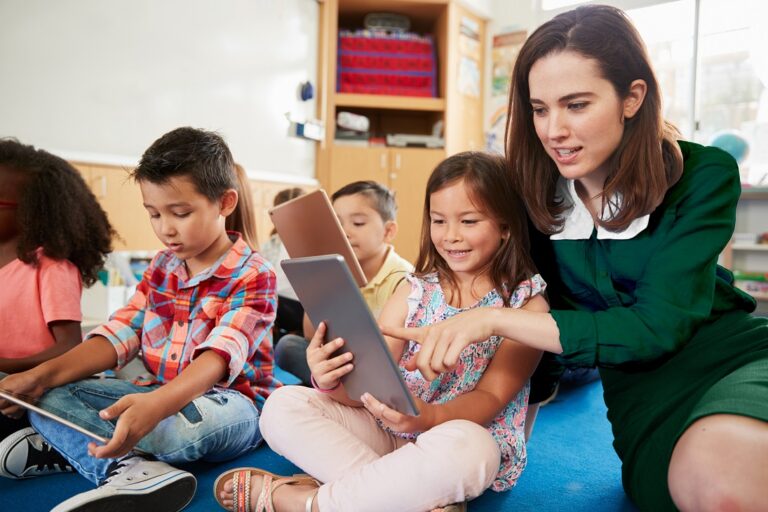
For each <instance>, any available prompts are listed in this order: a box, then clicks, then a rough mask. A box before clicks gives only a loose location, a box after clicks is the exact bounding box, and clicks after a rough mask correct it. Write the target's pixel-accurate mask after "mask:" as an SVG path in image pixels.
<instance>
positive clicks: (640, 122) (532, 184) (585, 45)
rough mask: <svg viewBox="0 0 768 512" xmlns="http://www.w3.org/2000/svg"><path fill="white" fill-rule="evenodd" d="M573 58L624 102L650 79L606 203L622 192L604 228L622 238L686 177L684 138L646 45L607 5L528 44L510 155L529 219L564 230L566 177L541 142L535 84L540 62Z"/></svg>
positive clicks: (549, 28) (515, 85)
mask: <svg viewBox="0 0 768 512" xmlns="http://www.w3.org/2000/svg"><path fill="white" fill-rule="evenodd" d="M564 51H570V52H575V53H577V54H579V55H582V56H583V57H585V58H588V59H594V60H595V61H596V62H597V65H598V68H599V69H600V72H601V74H602V77H603V78H605V79H606V80H608V81H609V82H611V84H612V85H613V88H614V90H615V91H616V94H617V95H618V96H619V97H620V98H622V99H623V98H625V97H626V96H627V95H628V94H629V92H630V86H631V84H632V82H633V81H634V80H637V79H641V80H644V81H645V83H646V85H647V88H648V89H647V93H646V96H645V99H644V101H643V104H642V105H641V106H640V109H639V110H638V111H637V113H636V114H635V115H634V116H632V117H631V118H627V119H625V120H624V133H623V135H622V139H621V142H620V143H619V146H618V148H617V149H616V151H615V152H614V154H613V156H612V157H611V161H610V171H609V174H608V177H607V179H606V182H605V186H604V188H603V194H602V200H603V204H604V205H605V202H606V201H607V200H608V199H610V198H611V197H612V196H613V195H614V194H615V193H619V194H621V197H622V203H621V206H620V208H619V210H618V211H617V212H616V213H615V215H614V216H613V217H612V218H611V219H608V220H605V221H602V220H600V221H598V222H599V224H600V225H601V226H603V227H604V228H606V229H609V230H614V231H621V230H623V229H625V228H626V227H627V226H628V225H629V224H630V223H631V222H632V220H634V219H635V218H637V217H639V216H642V215H645V214H647V213H650V212H651V211H653V210H654V209H655V208H656V207H657V206H658V205H659V204H660V203H661V201H662V199H663V197H664V194H666V192H667V190H668V189H669V187H671V186H672V185H674V184H675V183H676V182H677V180H678V179H679V178H680V175H681V174H682V169H683V161H682V154H681V152H680V149H679V147H678V145H677V142H676V140H677V138H678V137H679V133H678V132H677V130H676V129H675V128H674V127H673V126H672V125H671V124H668V123H666V122H665V121H664V119H663V117H662V109H661V93H660V91H659V85H658V81H657V80H656V76H655V75H654V72H653V69H652V68H651V64H650V59H649V58H648V55H647V52H646V49H645V45H644V43H643V41H642V39H641V37H640V35H639V34H638V32H637V30H636V29H635V27H634V26H633V25H632V23H631V22H630V21H629V19H628V18H627V16H626V14H624V12H622V11H621V10H619V9H616V8H615V7H609V6H606V5H584V6H580V7H577V8H576V9H573V10H571V11H568V12H565V13H563V14H560V15H558V16H556V17H555V18H553V19H552V20H550V21H548V22H546V23H544V24H543V25H542V26H540V27H539V28H538V29H536V30H535V31H534V32H533V34H531V36H530V37H529V38H528V40H527V41H526V42H525V44H523V47H522V48H521V50H520V53H519V54H518V56H517V60H516V62H515V67H514V70H513V72H512V84H511V90H510V96H509V109H508V115H509V119H508V124H507V134H506V149H507V159H508V161H509V166H510V168H511V170H512V172H513V174H514V176H515V179H516V180H517V183H518V190H519V191H520V193H521V195H522V197H523V199H524V200H525V204H526V206H527V208H528V214H529V215H530V216H531V221H532V222H533V223H534V225H535V226H536V227H537V228H538V229H539V230H540V231H542V232H544V233H550V234H551V233H555V232H558V231H560V230H561V229H562V224H563V219H562V218H561V214H562V213H563V212H564V211H565V210H566V209H567V208H568V205H567V204H565V203H562V202H558V201H557V200H556V199H555V187H556V184H557V180H558V177H559V172H558V170H557V166H556V165H555V163H554V161H553V160H552V159H551V158H550V157H549V156H548V155H547V153H546V152H545V150H544V148H543V147H542V144H541V142H540V141H539V140H538V138H537V136H536V130H535V128H534V125H533V115H532V110H531V105H530V90H529V85H528V79H529V75H530V72H531V67H533V65H534V64H535V63H536V62H537V61H538V60H539V59H541V58H543V57H547V56H549V55H552V54H556V53H559V52H564Z"/></svg>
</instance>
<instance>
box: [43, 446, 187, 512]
mask: <svg viewBox="0 0 768 512" xmlns="http://www.w3.org/2000/svg"><path fill="white" fill-rule="evenodd" d="M196 487H197V480H196V479H195V477H194V476H193V475H192V474H191V473H188V472H186V471H182V470H180V469H176V468H174V467H172V466H169V465H168V464H166V463H165V462H160V461H149V460H146V459H144V458H142V457H138V456H132V457H128V458H126V459H122V460H119V461H117V462H115V463H114V465H113V469H112V471H110V473H109V475H108V476H107V478H106V479H104V481H103V482H102V483H101V485H99V487H97V488H96V489H94V490H92V491H87V492H84V493H81V494H78V495H76V496H73V497H71V498H69V499H68V500H66V501H64V502H62V503H59V504H58V505H57V506H56V507H55V508H54V509H53V510H51V512H73V511H78V512H101V511H104V510H109V511H110V512H136V511H141V512H176V511H178V510H181V509H183V508H184V507H186V506H187V505H188V504H189V502H190V501H192V498H193V497H194V496H195V489H196Z"/></svg>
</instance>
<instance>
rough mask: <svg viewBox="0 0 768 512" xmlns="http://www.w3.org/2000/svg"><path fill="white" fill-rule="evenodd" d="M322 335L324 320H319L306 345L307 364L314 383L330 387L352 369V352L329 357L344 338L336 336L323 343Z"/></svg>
mask: <svg viewBox="0 0 768 512" xmlns="http://www.w3.org/2000/svg"><path fill="white" fill-rule="evenodd" d="M324 337H325V322H320V325H318V326H317V330H316V331H315V335H314V336H312V340H311V341H310V342H309V346H308V347H307V364H308V365H309V371H310V372H312V378H313V379H315V383H316V384H317V385H318V386H319V387H320V388H322V389H331V388H334V387H335V386H336V385H337V384H338V383H339V379H341V378H342V377H343V376H344V375H346V374H348V373H349V372H351V371H352V368H353V365H352V363H351V362H350V361H352V353H350V352H347V353H345V354H341V355H339V356H336V357H331V354H333V353H334V352H336V350H338V349H339V347H341V346H342V345H343V344H344V340H342V339H341V338H336V339H335V340H333V341H330V342H328V343H323V338H324Z"/></svg>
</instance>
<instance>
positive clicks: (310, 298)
mask: <svg viewBox="0 0 768 512" xmlns="http://www.w3.org/2000/svg"><path fill="white" fill-rule="evenodd" d="M281 265H282V267H283V270H284V271H285V275H286V276H288V280H289V281H290V282H291V286H293V289H294V291H295V292H296V295H297V296H298V297H299V300H300V301H301V304H302V306H304V311H306V313H307V315H309V319H310V320H312V323H313V324H315V325H319V323H320V322H325V324H326V328H327V330H326V340H332V339H335V338H343V339H344V345H343V346H342V347H341V348H340V349H339V350H338V351H337V352H336V355H338V354H342V353H344V352H352V354H353V355H354V358H353V359H352V364H354V369H353V370H352V371H351V372H350V373H348V374H347V375H345V376H344V377H342V379H341V381H342V382H343V383H344V388H345V389H346V390H347V393H348V394H349V396H350V398H353V399H355V400H359V399H360V396H361V395H362V394H363V393H370V394H371V395H373V396H374V397H375V398H376V399H378V400H379V401H381V402H383V403H385V404H387V405H388V406H389V407H391V408H393V409H395V410H397V411H399V412H401V413H404V414H409V415H411V416H416V415H418V414H419V411H418V409H417V408H416V404H415V403H414V401H413V397H412V396H411V393H410V391H409V390H408V387H407V386H406V385H405V381H404V380H403V376H402V375H401V374H400V369H399V368H398V367H397V363H396V362H395V361H394V360H393V359H392V355H391V354H390V353H389V348H388V347H387V343H386V341H385V340H384V336H383V335H382V334H381V331H380V330H379V326H378V324H377V323H376V319H375V318H374V317H373V314H371V311H370V310H369V309H368V305H367V304H366V303H365V300H364V299H363V296H362V294H361V293H360V289H359V288H358V286H357V283H356V282H355V280H354V278H353V277H352V273H351V272H350V271H349V268H348V267H347V265H346V263H345V260H344V258H342V257H341V256H340V255H338V254H330V255H325V256H315V257H308V258H297V259H290V260H284V261H283V262H282V263H281Z"/></svg>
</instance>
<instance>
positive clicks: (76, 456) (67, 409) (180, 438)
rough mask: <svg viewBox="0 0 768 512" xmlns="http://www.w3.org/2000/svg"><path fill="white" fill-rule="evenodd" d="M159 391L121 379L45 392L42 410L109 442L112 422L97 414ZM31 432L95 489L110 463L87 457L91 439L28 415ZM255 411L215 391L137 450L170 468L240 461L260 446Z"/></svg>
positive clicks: (236, 395)
mask: <svg viewBox="0 0 768 512" xmlns="http://www.w3.org/2000/svg"><path fill="white" fill-rule="evenodd" d="M158 387H159V385H154V386H137V385H135V384H133V383H131V382H129V381H125V380H119V379H85V380H81V381H77V382H73V383H71V384H67V385H64V386H61V387H58V388H55V389H52V390H50V391H48V392H47V393H46V394H45V395H43V396H42V398H41V399H40V403H39V405H40V407H42V408H43V409H46V410H48V411H51V412H53V413H56V414H57V415H59V416H63V417H64V418H66V419H68V420H70V421H72V422H73V423H77V424H78V425H81V426H83V427H85V428H87V429H88V430H90V431H92V432H93V433H95V434H99V435H101V436H103V437H106V438H110V437H112V433H113V432H114V430H115V423H117V419H115V420H109V421H107V420H103V419H101V418H100V417H99V411H100V410H102V409H104V408H106V407H109V406H110V405H112V404H113V403H115V402H116V401H117V400H119V399H120V398H121V397H123V396H125V395H128V394H131V393H147V392H149V391H152V390H153V389H157V388H158ZM30 422H31V423H32V427H34V429H35V430H36V431H37V432H39V433H40V435H42V436H43V438H44V439H45V440H46V441H47V442H48V443H49V444H50V445H51V446H53V447H54V448H56V449H57V450H58V451H59V452H61V454H62V455H64V457H66V459H67V460H68V461H69V462H70V463H71V464H72V466H73V467H74V468H75V469H76V470H77V471H78V473H80V474H81V475H83V476H84V477H86V478H87V479H88V480H90V481H91V482H93V483H95V484H99V483H100V482H101V481H102V480H103V479H104V478H105V477H106V476H107V468H108V467H109V465H110V464H111V463H112V462H113V461H114V459H97V458H95V457H91V456H90V455H89V454H88V443H89V442H91V441H92V439H91V438H90V437H88V436H86V435H84V434H81V433H80V432H77V431H76V430H73V429H71V428H69V427H66V426H64V425H62V424H60V423H58V422H56V421H53V420H50V419H48V418H46V417H44V416H40V415H39V414H34V413H31V414H30ZM261 440H262V438H261V432H260V431H259V410H258V409H257V408H256V405H255V404H254V403H253V401H252V400H251V399H250V398H248V397H246V396H245V395H243V394H241V393H240V392H238V391H234V390H231V389H220V388H216V389H214V390H212V391H209V392H208V393H206V394H204V395H203V396H201V397H198V398H196V399H195V400H194V401H192V402H190V403H189V404H187V405H186V406H185V407H184V408H183V409H182V410H181V411H179V412H178V413H176V414H174V415H173V416H169V417H167V418H165V419H164V420H162V421H161V422H160V423H158V425H157V426H156V427H155V428H154V430H152V432H150V433H149V434H147V435H146V436H144V438H142V439H141V441H139V443H138V444H137V445H136V447H137V448H138V449H140V450H142V451H144V452H146V453H150V454H152V455H153V456H154V457H155V458H157V459H158V460H161V461H163V462H168V463H179V462H190V461H195V460H207V461H214V462H218V461H222V460H228V459H233V458H235V457H238V456H240V455H242V454H244V453H246V452H248V451H250V450H252V449H254V448H256V447H257V446H258V445H259V444H260V443H261Z"/></svg>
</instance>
